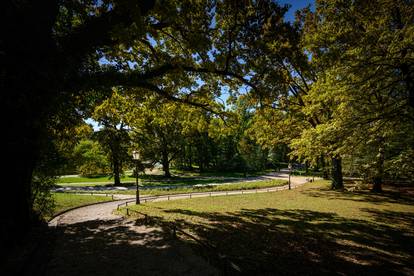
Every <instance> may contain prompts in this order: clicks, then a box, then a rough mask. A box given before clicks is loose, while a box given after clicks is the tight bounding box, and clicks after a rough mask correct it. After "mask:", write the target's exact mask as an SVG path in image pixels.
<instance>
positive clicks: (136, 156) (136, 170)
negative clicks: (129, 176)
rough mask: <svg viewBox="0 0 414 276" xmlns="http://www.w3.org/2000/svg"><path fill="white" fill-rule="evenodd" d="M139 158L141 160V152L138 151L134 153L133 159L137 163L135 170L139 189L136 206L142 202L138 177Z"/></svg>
mask: <svg viewBox="0 0 414 276" xmlns="http://www.w3.org/2000/svg"><path fill="white" fill-rule="evenodd" d="M139 158H140V156H139V152H138V151H136V150H134V151H132V159H133V160H134V161H135V163H136V168H135V176H136V187H137V190H136V202H135V203H136V204H140V200H139V177H138V175H139V172H138V163H139Z"/></svg>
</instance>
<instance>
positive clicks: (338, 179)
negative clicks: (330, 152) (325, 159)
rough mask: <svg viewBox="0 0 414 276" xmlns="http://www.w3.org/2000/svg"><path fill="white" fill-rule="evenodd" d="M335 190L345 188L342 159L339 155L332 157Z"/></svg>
mask: <svg viewBox="0 0 414 276" xmlns="http://www.w3.org/2000/svg"><path fill="white" fill-rule="evenodd" d="M331 188H332V189H333V190H340V189H343V188H344V183H343V179H342V160H341V158H340V157H339V156H336V157H332V185H331Z"/></svg>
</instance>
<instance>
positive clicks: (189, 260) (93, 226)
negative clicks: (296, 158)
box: [46, 172, 308, 275]
mask: <svg viewBox="0 0 414 276" xmlns="http://www.w3.org/2000/svg"><path fill="white" fill-rule="evenodd" d="M287 178H288V174H286V173H284V172H281V173H274V174H269V175H265V176H261V177H258V178H255V180H258V179H262V180H266V179H267V180H268V179H284V180H287ZM307 181H308V180H307V178H305V177H297V176H292V177H291V187H292V188H295V187H297V186H301V185H303V184H305V183H306V182H307ZM285 189H288V186H287V185H285V186H280V187H275V188H264V189H257V190H253V191H251V190H244V191H228V192H212V193H209V192H206V193H196V194H193V198H194V197H205V196H221V195H226V194H228V195H230V194H231V195H233V194H241V193H246V194H247V193H255V192H268V191H277V190H285ZM182 198H188V195H185V194H182V195H174V196H171V197H168V196H159V197H142V200H149V199H151V201H161V200H172V199H182ZM131 199H133V197H132V198H131V197H129V196H128V197H127V198H124V199H120V200H116V201H112V202H105V203H100V204H95V205H90V206H85V207H81V208H77V209H74V210H72V211H69V212H66V213H63V214H61V215H59V216H57V217H55V218H54V219H53V220H51V221H50V223H49V225H50V226H51V227H56V229H57V237H56V242H55V246H54V250H53V254H52V257H51V260H50V262H49V264H48V266H47V269H46V274H47V275H114V274H115V275H118V274H124V275H218V274H219V271H217V270H216V268H214V267H212V266H211V265H210V264H208V263H207V262H206V261H205V260H204V259H203V258H201V257H199V256H197V255H196V254H194V252H193V251H192V249H191V248H190V247H189V246H188V245H187V244H185V243H184V242H183V241H180V240H176V239H171V237H170V236H169V235H167V234H166V233H165V232H164V231H163V230H162V229H161V228H159V227H147V226H143V225H136V223H135V221H132V220H124V219H123V218H122V217H121V216H119V215H116V214H113V211H114V210H115V209H116V208H117V206H118V204H121V203H125V202H127V201H131Z"/></svg>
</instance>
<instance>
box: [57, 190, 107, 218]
mask: <svg viewBox="0 0 414 276" xmlns="http://www.w3.org/2000/svg"><path fill="white" fill-rule="evenodd" d="M53 198H54V199H55V203H56V208H55V210H54V213H55V214H57V213H59V212H62V211H65V210H68V209H70V208H73V207H78V206H82V205H86V204H90V203H96V202H103V201H109V200H111V197H106V196H91V195H74V194H65V193H55V194H53Z"/></svg>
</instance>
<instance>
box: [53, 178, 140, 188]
mask: <svg viewBox="0 0 414 276" xmlns="http://www.w3.org/2000/svg"><path fill="white" fill-rule="evenodd" d="M113 181H114V180H113V178H111V177H109V176H97V177H82V176H71V177H60V178H58V179H57V184H58V185H59V184H60V185H62V184H64V186H71V185H73V186H82V183H85V185H83V186H91V184H89V183H93V185H105V184H107V183H113ZM134 181H135V178H134V177H131V176H123V177H121V182H134Z"/></svg>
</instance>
